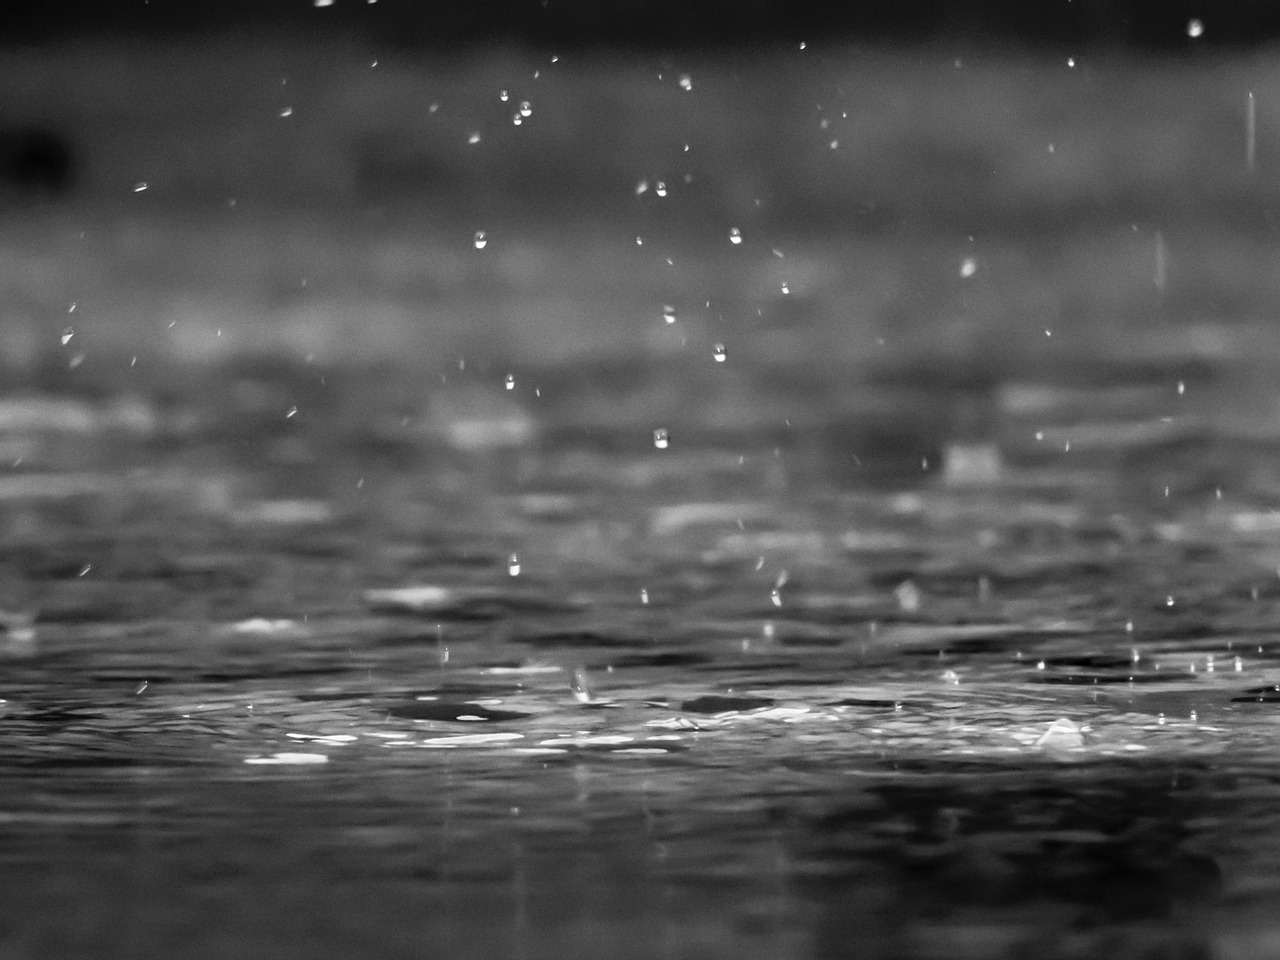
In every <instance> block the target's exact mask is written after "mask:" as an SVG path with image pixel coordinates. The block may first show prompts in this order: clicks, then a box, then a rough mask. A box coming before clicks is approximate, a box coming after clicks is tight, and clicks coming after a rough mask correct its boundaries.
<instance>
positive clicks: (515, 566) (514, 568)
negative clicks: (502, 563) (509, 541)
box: [507, 553, 520, 577]
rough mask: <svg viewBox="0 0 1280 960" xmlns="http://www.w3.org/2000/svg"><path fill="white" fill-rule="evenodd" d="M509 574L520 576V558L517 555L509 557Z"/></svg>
mask: <svg viewBox="0 0 1280 960" xmlns="http://www.w3.org/2000/svg"><path fill="white" fill-rule="evenodd" d="M507 573H509V574H510V575H511V576H513V577H518V576H520V557H519V556H518V555H517V554H514V553H513V554H512V555H511V556H509V557H507Z"/></svg>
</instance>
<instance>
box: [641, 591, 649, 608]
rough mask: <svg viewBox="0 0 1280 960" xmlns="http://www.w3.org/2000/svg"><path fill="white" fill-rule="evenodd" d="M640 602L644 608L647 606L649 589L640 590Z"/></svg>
mask: <svg viewBox="0 0 1280 960" xmlns="http://www.w3.org/2000/svg"><path fill="white" fill-rule="evenodd" d="M640 602H641V603H643V604H644V605H645V606H648V605H649V589H648V588H647V587H641V588H640Z"/></svg>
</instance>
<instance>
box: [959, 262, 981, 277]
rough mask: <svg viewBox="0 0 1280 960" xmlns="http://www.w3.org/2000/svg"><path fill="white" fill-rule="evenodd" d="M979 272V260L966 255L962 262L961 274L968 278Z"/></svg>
mask: <svg viewBox="0 0 1280 960" xmlns="http://www.w3.org/2000/svg"><path fill="white" fill-rule="evenodd" d="M977 272H978V261H977V260H975V259H973V257H965V258H964V260H962V261H961V262H960V276H962V277H966V278H967V277H972V276H973V275H974V274H975V273H977Z"/></svg>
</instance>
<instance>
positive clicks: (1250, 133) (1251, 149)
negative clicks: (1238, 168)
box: [1244, 90, 1258, 173]
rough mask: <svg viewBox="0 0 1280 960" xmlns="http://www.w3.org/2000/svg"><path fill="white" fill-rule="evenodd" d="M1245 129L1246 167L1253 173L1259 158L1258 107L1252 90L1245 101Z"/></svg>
mask: <svg viewBox="0 0 1280 960" xmlns="http://www.w3.org/2000/svg"><path fill="white" fill-rule="evenodd" d="M1244 128H1245V129H1244V165H1245V169H1246V170H1248V171H1249V172H1250V173H1253V167H1254V162H1255V161H1256V160H1257V157H1258V107H1257V101H1255V100H1254V97H1253V91H1252V90H1250V91H1249V98H1248V100H1246V101H1245V117H1244Z"/></svg>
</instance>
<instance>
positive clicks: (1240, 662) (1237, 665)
mask: <svg viewBox="0 0 1280 960" xmlns="http://www.w3.org/2000/svg"><path fill="white" fill-rule="evenodd" d="M1235 668H1236V673H1240V672H1241V671H1242V670H1244V661H1243V660H1242V659H1241V658H1240V657H1236V659H1235Z"/></svg>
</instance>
